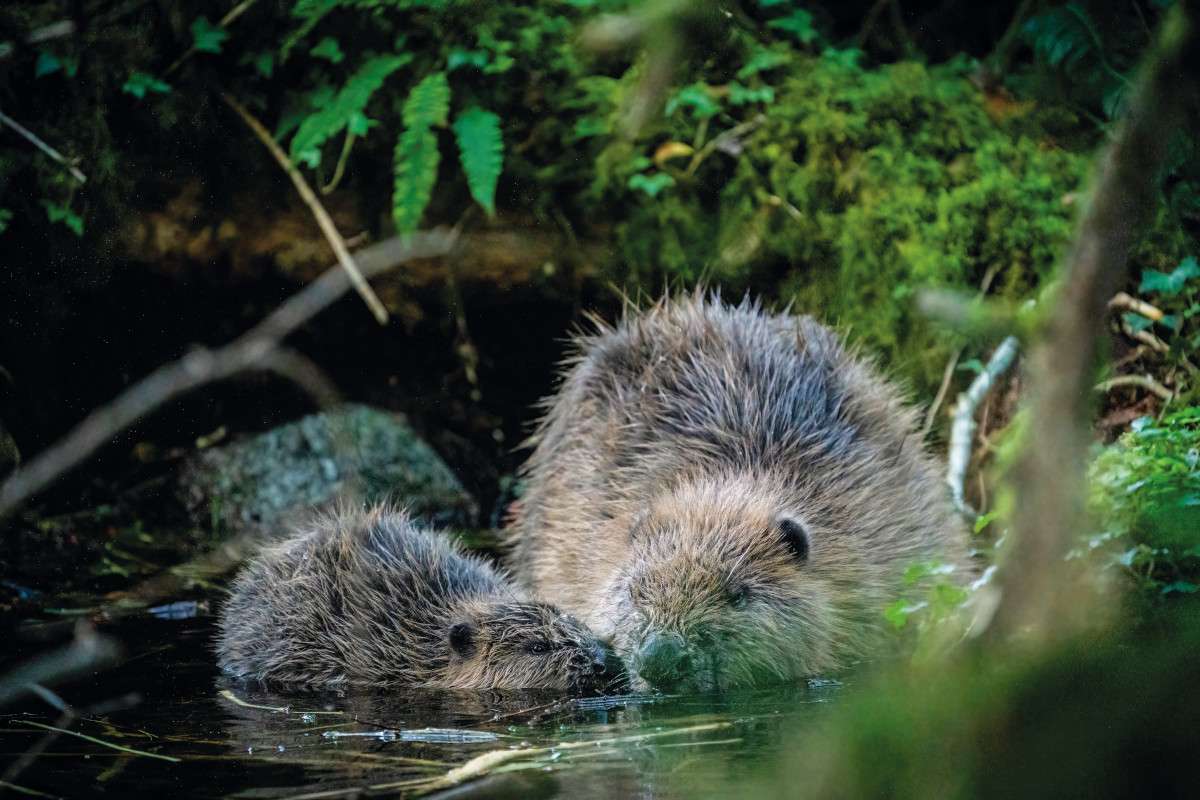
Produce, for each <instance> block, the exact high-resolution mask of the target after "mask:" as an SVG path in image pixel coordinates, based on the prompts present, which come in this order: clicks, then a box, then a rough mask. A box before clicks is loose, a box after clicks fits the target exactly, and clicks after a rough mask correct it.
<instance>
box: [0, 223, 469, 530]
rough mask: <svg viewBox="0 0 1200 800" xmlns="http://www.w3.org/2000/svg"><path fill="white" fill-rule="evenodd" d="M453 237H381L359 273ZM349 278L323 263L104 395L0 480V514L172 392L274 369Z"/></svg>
mask: <svg viewBox="0 0 1200 800" xmlns="http://www.w3.org/2000/svg"><path fill="white" fill-rule="evenodd" d="M453 242H454V239H453V237H452V236H449V235H448V234H446V233H445V232H441V231H434V232H428V233H417V234H413V235H411V236H409V237H407V238H406V239H405V240H401V239H399V238H393V239H388V240H386V241H383V242H380V243H379V244H375V245H372V246H370V247H367V248H365V249H364V250H363V251H362V252H361V253H360V254H359V264H360V265H361V267H362V269H363V271H364V272H365V273H366V274H367V275H376V274H379V273H382V272H385V271H387V270H389V269H392V268H393V267H395V266H397V265H398V264H401V263H404V262H406V261H409V260H412V259H418V258H433V257H435V256H440V255H444V254H445V253H447V252H449V250H450V249H451V247H452V246H453ZM349 285H350V279H349V278H348V277H347V275H346V273H345V272H344V271H343V270H342V269H341V268H340V267H339V266H336V265H335V266H333V267H330V268H329V269H328V270H326V271H325V272H324V273H323V274H322V275H321V277H319V278H317V280H315V281H313V282H312V283H311V284H309V285H308V286H307V287H305V288H304V289H303V290H301V291H300V292H298V293H296V294H295V295H293V296H292V297H291V298H289V299H288V300H287V301H286V302H284V304H283V305H281V306H280V307H279V308H277V309H276V310H275V311H273V312H272V313H271V314H270V315H269V316H267V317H266V318H265V319H264V320H263V321H262V322H260V323H259V324H258V325H256V326H254V327H253V328H251V329H250V330H249V331H247V332H246V333H245V334H243V335H242V336H240V337H239V338H237V339H235V340H234V341H233V342H230V343H229V344H228V345H225V346H224V347H222V348H219V349H217V350H208V349H206V348H201V349H198V350H193V351H192V352H190V353H188V354H187V355H186V356H184V357H183V358H181V359H180V360H178V361H175V362H172V363H170V364H167V365H164V366H162V367H159V368H158V369H157V370H155V371H154V372H152V373H150V374H149V375H148V376H146V377H145V378H143V379H142V380H141V381H139V382H138V383H136V384H134V385H133V386H131V387H129V388H128V389H127V390H125V391H124V392H123V393H122V394H121V395H120V396H118V397H117V398H116V399H115V400H113V401H112V402H111V403H109V404H108V405H106V406H104V407H102V408H99V409H97V410H96V411H93V412H92V413H91V414H89V415H88V416H87V417H86V418H85V419H84V420H83V421H82V422H81V423H79V425H77V426H76V427H75V428H74V429H73V430H72V431H71V432H70V433H68V434H67V435H66V436H65V437H63V438H62V439H61V440H59V441H58V442H57V443H56V444H54V445H52V446H51V447H49V448H47V449H46V450H45V451H43V452H42V453H41V454H39V455H38V456H37V457H36V458H34V459H33V460H32V461H30V462H29V463H28V464H27V465H26V466H24V467H23V468H21V469H20V470H18V471H17V472H15V473H13V474H12V475H11V476H9V478H8V480H7V481H5V483H4V484H3V486H0V519H3V518H4V517H5V516H7V515H8V514H10V513H11V512H12V511H13V509H15V508H16V507H17V506H18V505H19V504H20V503H22V502H23V501H24V500H26V499H27V498H29V497H30V496H31V495H33V494H34V493H36V492H38V491H41V490H42V489H43V488H45V487H46V486H47V485H48V484H49V483H50V482H51V481H53V480H54V479H55V478H57V477H58V476H60V475H62V474H63V473H65V472H66V471H67V470H69V469H71V468H72V467H75V466H77V465H78V464H80V463H81V462H82V461H83V460H84V459H86V458H87V457H88V456H90V455H91V454H92V453H94V452H95V451H96V450H97V449H99V448H100V447H101V446H102V445H104V444H106V443H108V442H109V441H110V440H111V439H112V437H113V436H114V435H116V434H117V433H120V432H121V431H123V430H125V429H126V428H128V427H129V426H130V425H132V424H133V423H134V422H136V421H137V420H139V419H141V418H142V417H143V416H145V415H146V414H148V413H150V412H151V411H153V410H154V409H156V408H158V407H159V406H161V405H162V404H163V403H166V402H167V401H169V400H171V399H172V398H174V397H178V396H179V395H181V394H184V393H185V392H188V391H190V390H192V389H195V388H196V387H198V386H202V385H204V384H207V383H211V382H214V381H218V380H223V379H225V378H228V377H230V376H232V375H235V374H237V373H239V372H243V371H245V370H248V369H257V368H259V367H260V365H261V364H263V363H264V361H265V362H266V366H267V368H269V369H277V366H276V365H277V364H278V363H279V358H280V357H281V356H280V352H281V351H280V350H279V348H278V344H279V342H280V341H282V340H283V339H284V338H285V337H287V336H288V335H290V334H291V333H292V332H293V331H295V330H296V329H297V328H299V327H300V326H301V325H303V324H304V323H305V322H307V321H308V320H310V319H311V318H312V317H314V316H315V315H317V314H318V313H320V312H321V311H323V310H324V309H325V308H327V307H328V306H329V305H330V304H332V303H333V301H335V300H336V299H337V298H339V297H340V296H341V295H342V293H343V292H345V291H346V289H347V288H348V287H349ZM284 352H285V355H284V356H283V358H284V359H285V361H286V360H287V359H286V351H284ZM272 358H273V359H274V361H272Z"/></svg>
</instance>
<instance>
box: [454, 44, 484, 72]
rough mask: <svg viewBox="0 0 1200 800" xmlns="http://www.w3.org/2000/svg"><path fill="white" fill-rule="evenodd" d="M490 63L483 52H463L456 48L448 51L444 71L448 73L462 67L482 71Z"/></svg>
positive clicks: (461, 49)
mask: <svg viewBox="0 0 1200 800" xmlns="http://www.w3.org/2000/svg"><path fill="white" fill-rule="evenodd" d="M490 61H491V59H489V58H488V54H487V53H485V52H484V51H483V50H464V49H463V48H461V47H456V48H454V49H453V50H451V51H450V55H448V56H446V69H447V70H448V71H450V72H453V71H454V70H456V69H461V68H462V67H474V68H475V69H483V68H484V67H486V66H487V65H488V63H489V62H490Z"/></svg>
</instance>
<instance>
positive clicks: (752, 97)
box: [729, 81, 775, 106]
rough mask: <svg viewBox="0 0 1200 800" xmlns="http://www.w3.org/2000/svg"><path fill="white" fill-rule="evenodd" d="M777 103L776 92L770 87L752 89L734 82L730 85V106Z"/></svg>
mask: <svg viewBox="0 0 1200 800" xmlns="http://www.w3.org/2000/svg"><path fill="white" fill-rule="evenodd" d="M774 101H775V90H774V89H773V88H771V87H770V86H760V87H759V88H757V89H751V88H749V87H747V86H743V85H742V84H740V83H738V82H736V81H734V82H733V83H731V84H729V104H730V105H733V106H744V105H748V104H750V103H772V102H774Z"/></svg>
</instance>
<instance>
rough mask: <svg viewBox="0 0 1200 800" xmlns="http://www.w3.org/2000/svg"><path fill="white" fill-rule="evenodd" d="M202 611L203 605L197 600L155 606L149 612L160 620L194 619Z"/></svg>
mask: <svg viewBox="0 0 1200 800" xmlns="http://www.w3.org/2000/svg"><path fill="white" fill-rule="evenodd" d="M200 611H201V604H200V603H197V602H196V601H195V600H180V601H178V602H175V603H167V604H166V605H165V606H155V607H154V608H149V609H147V612H149V613H150V614H152V615H154V616H156V617H158V618H159V619H192V618H193V617H195V616H196V615H197V614H199V613H200Z"/></svg>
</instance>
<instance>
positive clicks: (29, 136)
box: [0, 111, 87, 183]
mask: <svg viewBox="0 0 1200 800" xmlns="http://www.w3.org/2000/svg"><path fill="white" fill-rule="evenodd" d="M0 124H4V125H7V126H8V127H10V128H12V129H13V130H14V131H16V132H17V133H19V134H20V135H21V136H23V137H25V139H26V140H27V141H28V142H29V143H30V144H32V145H33V146H34V147H36V148H37V149H39V150H41V151H42V152H43V153H45V154H46V155H48V156H50V158H52V159H54V160H55V161H57V162H58V163H59V164H62V165H63V166H64V167H66V168H67V172H69V173H71V177H72V178H74V179H75V180H77V181H79V182H80V183H87V176H86V175H84V174H83V173H82V172H80V171H79V168H78V167H76V166H75V165H74V164H72V163H71V162H70V161H68V160H67V157H66V156H64V155H63V154H62V153H60V152H58V151H57V150H55V149H54V148H53V147H51V146H50V145H48V144H46V143H45V142H43V141H42V140H41V139H39V138H38V137H37V135H36V134H34V132H33V131H31V130H29V129H28V128H26V127H25V126H24V125H22V124H21V123H19V122H17V121H16V120H15V119H13V118H12V117H10V116H9V115H8V114H5V113H4V112H3V111H0Z"/></svg>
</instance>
